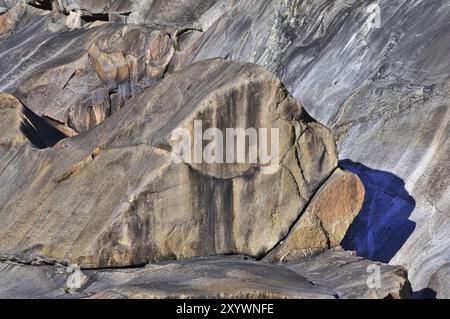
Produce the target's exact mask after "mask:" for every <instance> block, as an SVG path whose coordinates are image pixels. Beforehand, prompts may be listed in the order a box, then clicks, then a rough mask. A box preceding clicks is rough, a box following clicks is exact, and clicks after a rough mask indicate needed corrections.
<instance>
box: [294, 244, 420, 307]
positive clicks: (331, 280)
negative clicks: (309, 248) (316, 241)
mask: <svg viewBox="0 0 450 319" xmlns="http://www.w3.org/2000/svg"><path fill="white" fill-rule="evenodd" d="M287 267H288V268H289V269H292V270H294V271H296V272H298V273H299V274H301V275H303V276H305V275H306V276H307V278H308V279H309V280H311V281H312V282H314V283H315V284H316V285H318V286H323V287H330V288H331V289H332V290H334V291H335V292H336V293H337V294H338V296H339V298H340V299H385V298H387V299H407V298H410V297H411V293H412V290H411V284H410V283H409V281H408V274H407V271H406V269H404V268H403V267H400V266H390V265H383V264H381V263H379V262H373V261H370V260H365V259H363V258H361V257H357V256H356V255H355V253H354V252H349V251H344V250H343V249H342V248H340V247H337V248H334V249H332V250H330V251H327V252H325V253H323V254H321V255H319V256H317V257H314V258H304V259H300V260H298V261H297V262H295V263H293V264H289V265H287Z"/></svg>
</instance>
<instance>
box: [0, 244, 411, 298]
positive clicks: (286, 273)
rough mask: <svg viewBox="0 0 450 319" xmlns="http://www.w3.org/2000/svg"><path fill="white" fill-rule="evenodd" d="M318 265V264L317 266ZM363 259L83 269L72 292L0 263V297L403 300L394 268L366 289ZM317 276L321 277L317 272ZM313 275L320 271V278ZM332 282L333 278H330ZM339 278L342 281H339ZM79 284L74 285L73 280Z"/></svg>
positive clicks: (405, 292) (220, 260)
mask: <svg viewBox="0 0 450 319" xmlns="http://www.w3.org/2000/svg"><path fill="white" fill-rule="evenodd" d="M324 263H325V264H324ZM369 264H370V263H369V262H364V261H363V260H362V259H361V258H356V257H354V256H353V255H352V254H351V253H345V252H340V251H330V252H328V253H326V255H324V256H318V257H315V258H307V259H304V260H302V261H301V262H300V263H295V264H290V265H289V266H288V267H285V266H281V265H273V264H269V263H261V262H255V261H253V260H246V259H244V258H240V257H211V258H198V259H191V260H183V261H171V262H166V263H161V264H150V265H147V266H146V267H143V268H137V269H117V270H86V271H83V273H82V274H80V275H79V276H80V278H81V276H86V277H87V278H88V280H87V281H85V282H84V284H81V285H80V287H78V288H77V289H71V288H69V287H68V278H69V276H71V275H73V272H72V273H71V272H70V271H68V268H66V267H61V266H39V267H36V266H26V265H19V264H13V263H2V264H0V297H1V298H67V297H68V296H70V298H96V299H100V298H102V299H105V298H106V299H116V298H119V299H123V298H290V299H306V298H308V299H316V298H320V299H334V298H354V297H356V298H399V297H402V298H408V297H410V287H409V285H408V282H407V280H406V279H405V277H406V272H405V271H404V270H403V269H402V268H400V267H392V266H387V265H379V266H380V274H381V277H380V278H381V282H382V288H380V289H374V290H371V289H369V288H368V286H367V285H366V284H365V283H366V281H367V280H370V279H369V276H370V274H371V273H370V272H367V266H368V265H369ZM323 271H325V273H323ZM319 272H320V274H325V276H323V277H322V276H321V275H319ZM333 278H338V280H337V281H334V280H333ZM344 280H345V282H344ZM80 283H82V282H80Z"/></svg>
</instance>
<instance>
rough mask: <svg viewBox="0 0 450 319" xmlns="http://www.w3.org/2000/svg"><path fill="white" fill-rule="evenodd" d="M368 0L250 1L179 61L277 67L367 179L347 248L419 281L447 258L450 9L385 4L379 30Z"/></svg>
mask: <svg viewBox="0 0 450 319" xmlns="http://www.w3.org/2000/svg"><path fill="white" fill-rule="evenodd" d="M371 3H372V1H344V0H342V1H326V0H320V1H317V0H308V1H295V0H292V1H275V0H274V1H241V2H240V3H238V4H237V5H236V7H234V8H233V9H231V10H230V11H229V12H228V13H226V14H224V15H223V16H222V17H221V18H219V19H218V20H217V21H216V22H215V23H214V24H213V25H212V26H211V27H210V28H209V29H208V30H207V32H205V33H204V34H202V35H200V36H199V37H198V38H197V39H195V40H194V41H190V42H188V44H187V47H186V48H185V51H184V53H183V56H182V57H180V58H179V59H177V61H178V62H177V63H179V65H177V66H175V65H173V67H174V69H177V68H183V67H184V65H185V64H186V63H187V64H188V63H189V62H193V61H199V60H202V59H206V58H211V57H223V58H227V59H231V60H237V61H246V62H254V63H258V64H261V65H263V66H265V67H266V68H268V69H269V70H271V71H273V72H274V73H276V74H277V75H278V76H279V77H280V78H281V79H282V80H283V82H284V83H286V86H287V87H288V89H289V90H290V92H292V94H293V95H294V97H296V98H297V99H298V100H300V101H302V102H303V103H304V105H305V108H306V109H307V110H308V111H309V112H311V114H312V116H313V117H315V118H317V119H318V120H320V121H321V122H323V123H324V124H326V125H327V126H328V127H330V128H331V129H332V131H333V133H334V136H335V138H336V140H337V144H338V148H339V153H340V158H341V159H342V160H347V159H349V160H351V162H348V161H347V162H346V163H347V164H348V165H346V166H344V167H345V168H346V169H347V170H351V171H353V172H355V173H356V172H360V174H361V175H360V176H361V178H363V177H364V176H369V177H370V178H368V180H367V181H363V182H364V183H365V185H367V186H370V187H367V188H370V189H371V191H370V193H369V195H368V197H367V200H368V201H370V203H369V204H368V208H367V210H366V211H365V212H366V213H365V214H362V219H361V220H359V221H358V223H356V224H355V228H354V229H353V236H352V237H351V238H348V240H347V242H346V247H348V248H349V249H353V250H357V251H358V253H359V254H361V255H363V256H365V257H367V258H371V259H377V260H382V261H385V262H389V261H391V262H392V263H394V264H403V265H405V266H406V267H407V268H408V269H411V273H410V275H411V279H412V282H413V284H414V287H415V289H416V290H421V289H423V288H425V287H426V285H427V283H428V280H429V276H430V275H431V274H432V273H433V270H435V269H436V268H438V267H439V266H440V265H443V264H446V263H448V261H449V260H450V255H449V250H448V246H449V237H448V236H447V234H448V233H449V231H450V219H449V211H450V201H449V198H450V196H449V191H450V188H449V187H448V185H450V180H449V178H450V177H449V174H448V173H447V172H448V163H449V158H448V154H450V142H449V139H448V138H447V137H448V135H449V132H450V131H449V129H450V126H449V123H450V121H449V114H450V112H449V110H450V107H449V104H448V101H449V92H450V91H449V74H448V71H447V70H448V69H449V68H450V59H449V55H448V50H449V43H450V28H449V24H448V23H447V21H449V19H450V10H449V7H448V3H446V2H445V1H435V2H432V3H431V2H429V1H425V0H420V1H412V0H401V1H389V0H382V1H378V2H377V3H378V4H379V5H380V13H381V28H379V29H377V28H373V27H369V24H368V23H367V22H368V19H369V14H368V13H367V8H368V6H369V4H371ZM430 21H432V23H430ZM189 52H190V53H189ZM358 163H361V164H362V165H363V169H361V166H360V165H359V164H358ZM372 186H373V188H372Z"/></svg>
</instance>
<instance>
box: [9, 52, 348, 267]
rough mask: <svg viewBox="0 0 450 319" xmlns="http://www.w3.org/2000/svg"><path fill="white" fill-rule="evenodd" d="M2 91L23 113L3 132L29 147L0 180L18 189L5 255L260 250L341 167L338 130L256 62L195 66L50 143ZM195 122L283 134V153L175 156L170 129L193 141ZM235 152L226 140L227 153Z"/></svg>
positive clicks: (126, 256)
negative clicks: (28, 132) (237, 159)
mask: <svg viewBox="0 0 450 319" xmlns="http://www.w3.org/2000/svg"><path fill="white" fill-rule="evenodd" d="M1 99H2V112H4V113H5V116H8V117H10V118H13V119H14V121H8V122H6V123H2V125H3V126H2V127H1V130H2V131H3V132H9V134H11V136H14V140H19V141H20V142H21V143H16V144H14V146H13V147H6V148H3V149H2V159H1V163H2V173H1V174H0V181H1V184H2V185H9V186H8V187H7V188H6V189H5V190H4V191H3V192H2V197H1V199H0V202H1V204H0V207H1V209H0V216H1V219H0V220H1V222H0V223H1V227H0V239H1V240H0V253H1V255H2V256H4V257H7V258H9V259H11V258H14V259H17V260H21V261H24V262H30V261H33V260H35V259H37V258H41V259H44V260H54V261H57V262H61V263H76V264H80V265H81V266H82V267H119V266H130V265H139V264H144V263H147V262H149V261H159V260H164V259H172V258H190V257H196V256H209V255H217V254H219V255H220V254H232V253H235V254H243V255H248V256H253V257H261V256H264V255H265V254H266V253H267V252H269V251H270V250H271V249H272V248H273V247H274V246H275V245H276V244H277V243H278V242H279V241H280V240H281V239H282V238H284V237H285V236H286V235H287V234H288V232H289V229H290V227H291V225H292V224H293V223H294V222H295V221H296V220H297V219H298V218H299V216H300V214H302V212H303V211H304V210H305V209H306V207H307V205H308V203H309V202H310V200H311V198H312V197H313V196H314V194H315V193H316V192H317V190H318V189H319V188H320V186H321V185H322V184H323V183H324V182H325V181H326V180H327V179H328V178H329V176H330V175H331V174H332V173H333V172H334V171H335V169H336V166H337V154H336V149H335V145H334V141H333V139H332V137H331V134H330V132H329V131H328V130H327V129H326V128H325V127H324V126H322V125H321V124H319V123H317V122H315V121H314V120H312V118H310V117H309V115H308V114H307V113H306V112H305V111H304V109H303V108H302V107H301V105H300V104H298V103H297V102H296V101H295V100H294V99H293V98H292V97H291V96H290V95H289V94H288V93H287V92H286V90H285V89H284V87H283V86H282V84H281V82H280V81H279V80H278V79H277V78H276V77H275V76H273V75H272V74H271V73H269V72H267V71H266V70H264V69H263V68H261V67H259V66H256V65H252V64H240V63H232V62H228V61H223V60H210V61H204V62H200V63H197V64H194V65H192V66H191V67H189V68H187V69H186V70H184V71H182V72H181V73H179V74H176V75H171V76H168V77H166V78H165V79H164V80H162V81H161V82H159V83H158V84H157V85H155V86H154V87H152V88H150V89H148V90H146V91H145V92H144V93H143V94H141V95H140V96H138V97H136V98H135V99H132V100H130V101H129V102H128V103H126V105H125V106H124V107H123V108H122V109H120V110H119V111H118V112H116V113H114V114H113V115H112V116H111V117H110V118H109V119H108V121H106V122H103V123H102V124H101V125H99V126H96V127H95V128H93V129H91V130H90V131H89V132H87V133H85V134H83V135H80V136H78V137H74V138H71V139H65V140H63V141H60V142H59V143H58V144H57V145H56V146H54V147H53V148H47V149H42V150H39V149H36V148H34V147H33V146H31V145H30V144H28V143H27V142H26V141H25V140H24V139H23V138H21V134H22V131H21V130H20V126H19V125H18V122H19V121H20V118H21V117H23V115H22V114H23V110H22V107H21V105H20V103H19V102H18V101H17V100H15V99H14V98H13V97H12V96H10V95H7V94H2V95H1ZM198 120H201V121H203V129H204V130H206V129H207V128H210V127H214V128H218V129H221V130H222V131H223V132H225V131H226V128H230V127H231V128H243V129H247V128H254V129H256V130H259V129H265V128H270V130H271V131H274V130H278V132H279V137H278V136H277V137H276V139H277V140H276V139H275V138H274V139H273V140H272V142H271V143H272V144H275V143H276V142H279V148H278V149H276V151H277V153H278V154H274V153H271V152H268V154H267V155H268V156H269V160H268V161H267V162H263V158H262V157H261V154H260V153H259V154H254V148H251V147H246V148H245V152H246V153H244V155H246V156H245V158H247V159H250V158H252V157H253V155H255V159H257V161H255V162H254V163H252V162H245V163H241V164H226V165H225V164H221V163H220V162H217V163H212V164H207V163H199V162H198V161H196V160H195V159H194V160H193V161H189V162H185V163H182V164H177V163H175V162H174V161H173V152H171V150H173V148H174V145H173V143H174V141H173V140H172V137H173V132H174V131H175V130H177V129H179V128H185V129H186V130H187V131H188V132H192V134H193V135H192V140H195V139H196V138H197V137H196V136H194V131H195V129H196V128H195V125H196V124H195V121H198ZM38 131H39V130H38ZM39 134H42V132H38V133H37V135H39ZM35 135H36V134H35ZM266 135H267V136H271V133H270V132H269V133H267V134H266ZM272 136H273V135H272ZM216 138H218V136H216ZM232 139H233V141H226V143H228V144H229V143H231V142H232V143H233V144H234V139H235V137H234V136H232ZM244 139H245V135H244ZM264 142H266V143H268V142H270V141H264V139H263V138H262V137H261V136H260V137H259V143H260V148H263V149H264V148H267V147H268V146H267V144H266V146H264ZM201 143H203V142H201ZM204 143H205V146H206V141H205V142H204ZM228 144H227V145H228ZM244 144H245V143H244ZM224 145H225V144H224ZM34 146H36V145H35V144H34ZM236 150H238V148H236ZM267 151H268V150H267ZM272 151H273V149H272ZM195 152H196V150H193V154H194V153H195ZM217 152H220V151H219V149H216V153H217ZM233 153H234V149H233V150H232V153H230V151H229V150H228V148H227V149H226V150H224V152H223V154H222V156H223V158H228V156H229V155H233ZM201 155H203V154H202V153H201ZM216 155H217V154H216ZM194 157H195V156H194ZM12 159H14V160H12ZM268 164H270V165H272V167H271V168H272V169H271V170H269V171H266V169H267V168H270V167H269V166H268ZM18 176H19V178H17V177H18ZM338 187H339V186H338ZM24 198H28V199H29V200H24Z"/></svg>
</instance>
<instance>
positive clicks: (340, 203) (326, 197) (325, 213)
mask: <svg viewBox="0 0 450 319" xmlns="http://www.w3.org/2000/svg"><path fill="white" fill-rule="evenodd" d="M363 202H364V186H363V185H362V183H361V181H360V180H359V178H358V177H357V176H356V175H354V174H352V173H349V172H345V171H342V170H340V169H337V170H336V171H335V172H334V173H333V175H331V177H330V178H329V179H328V180H327V181H326V182H325V184H324V185H323V186H322V187H321V188H320V189H319V191H318V192H317V193H316V194H315V195H314V198H313V199H312V201H311V203H309V205H308V207H307V208H306V210H305V212H304V213H303V214H302V216H301V217H300V219H299V220H298V221H297V222H296V223H295V225H294V226H293V228H292V230H291V231H290V232H289V235H288V236H287V238H286V239H285V240H283V242H282V243H281V244H280V245H279V246H278V247H276V248H275V249H274V250H273V251H271V252H270V253H269V254H268V255H267V256H266V257H265V258H264V260H268V261H272V262H277V261H282V262H289V261H292V260H298V259H299V258H301V257H305V256H310V255H314V254H317V253H318V252H323V251H325V250H326V249H330V248H333V247H336V246H339V245H340V244H341V241H342V239H344V236H345V234H346V233H347V230H348V228H349V226H350V225H351V224H352V222H353V220H354V219H355V217H356V216H357V215H358V213H359V212H360V210H361V207H362V205H363Z"/></svg>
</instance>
